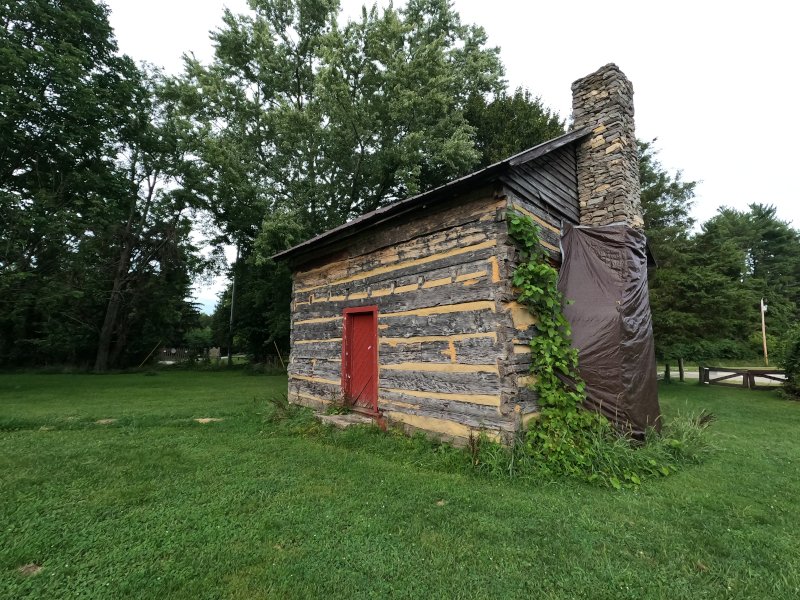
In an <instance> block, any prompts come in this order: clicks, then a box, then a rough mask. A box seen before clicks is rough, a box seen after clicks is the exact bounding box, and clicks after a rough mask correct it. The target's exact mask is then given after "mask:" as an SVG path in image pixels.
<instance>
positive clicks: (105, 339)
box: [94, 243, 131, 372]
mask: <svg viewBox="0 0 800 600" xmlns="http://www.w3.org/2000/svg"><path fill="white" fill-rule="evenodd" d="M130 258H131V251H130V244H128V243H125V245H124V246H123V248H122V253H121V254H120V257H119V263H118V264H117V271H116V273H115V274H114V283H113V285H112V286H111V297H110V298H109V300H108V304H107V305H106V316H105V318H104V319H103V326H102V327H101V328H100V338H99V339H98V341H97V355H96V356H95V359H94V370H95V371H97V372H102V371H107V370H108V359H109V352H110V350H111V338H112V337H113V335H114V329H115V328H116V325H117V315H118V314H119V307H120V305H121V304H122V285H123V283H124V280H125V275H127V273H128V266H129V263H130Z"/></svg>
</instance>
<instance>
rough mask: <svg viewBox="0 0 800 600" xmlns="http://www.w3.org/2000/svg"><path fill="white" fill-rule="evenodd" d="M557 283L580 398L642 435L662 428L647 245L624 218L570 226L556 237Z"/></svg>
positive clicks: (639, 232)
mask: <svg viewBox="0 0 800 600" xmlns="http://www.w3.org/2000/svg"><path fill="white" fill-rule="evenodd" d="M561 246H562V251H563V263H562V265H561V271H560V274H559V280H558V287H559V289H560V290H561V292H562V293H563V294H564V297H565V298H566V299H567V300H570V301H572V302H571V303H569V302H568V303H567V305H566V306H565V307H564V315H565V316H566V318H567V320H568V321H569V323H570V325H571V326H572V345H573V346H574V347H575V348H577V349H578V369H579V371H580V374H581V377H583V379H584V381H585V382H586V395H587V399H586V403H585V404H586V406H587V408H590V409H592V410H596V411H598V412H600V413H602V414H604V415H605V416H606V417H608V418H609V419H611V420H612V421H613V422H614V423H616V424H617V426H618V427H619V428H621V429H624V430H626V431H630V432H631V433H632V434H633V435H635V436H636V437H641V436H642V435H643V434H644V431H645V430H646V429H647V428H648V427H655V428H656V429H660V428H661V420H660V418H659V416H660V414H661V413H660V409H659V406H658V389H657V381H656V359H655V350H654V346H653V323H652V317H651V315H650V297H649V294H648V291H647V246H646V239H645V236H644V234H643V233H642V232H641V231H638V230H636V229H633V228H631V227H628V226H626V225H607V226H601V227H573V226H570V225H567V226H566V228H565V230H564V233H563V235H562V238H561Z"/></svg>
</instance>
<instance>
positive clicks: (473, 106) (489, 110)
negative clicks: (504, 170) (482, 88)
mask: <svg viewBox="0 0 800 600" xmlns="http://www.w3.org/2000/svg"><path fill="white" fill-rule="evenodd" d="M465 115H466V118H467V121H469V123H470V125H472V126H473V127H474V128H475V147H476V149H477V150H478V151H479V152H480V153H481V160H480V164H479V166H481V167H485V166H488V165H490V164H492V163H495V162H498V161H500V160H503V159H505V158H508V157H509V156H512V155H514V154H517V153H518V152H522V151H523V150H526V149H528V148H530V147H532V146H536V145H537V144H540V143H542V142H546V141H547V140H550V139H552V138H554V137H558V136H559V135H561V134H563V133H564V122H563V121H561V120H560V119H559V118H558V115H557V114H555V113H553V112H552V111H551V110H550V109H548V108H546V107H545V106H543V105H542V103H541V100H540V99H539V98H534V97H533V96H532V94H531V93H530V92H529V91H528V90H523V89H522V88H517V89H516V90H515V91H514V93H513V94H510V93H508V92H507V91H503V92H502V93H500V94H499V95H497V96H496V97H494V98H492V99H487V98H485V97H484V96H482V95H474V96H471V97H470V98H469V101H468V102H467V109H466V113H465Z"/></svg>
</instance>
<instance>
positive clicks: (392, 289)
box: [293, 251, 494, 308]
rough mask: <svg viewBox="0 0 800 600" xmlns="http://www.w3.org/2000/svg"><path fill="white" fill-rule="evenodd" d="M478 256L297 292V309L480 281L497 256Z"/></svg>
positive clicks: (484, 253)
mask: <svg viewBox="0 0 800 600" xmlns="http://www.w3.org/2000/svg"><path fill="white" fill-rule="evenodd" d="M479 255H480V256H479V258H478V260H475V261H466V260H464V261H462V260H450V261H445V262H446V263H448V264H445V265H444V266H441V265H436V264H433V265H426V266H425V268H422V269H412V270H411V271H410V272H408V273H406V274H404V275H401V276H398V275H397V273H390V274H388V275H384V276H382V278H381V279H380V280H371V281H366V282H359V284H358V285H356V284H354V283H352V282H351V283H348V284H342V285H329V286H328V287H326V288H324V289H321V290H318V291H317V292H314V293H297V294H296V295H295V296H294V298H293V301H294V304H295V306H296V308H300V307H301V306H305V305H308V304H319V303H325V302H342V301H353V300H362V299H366V298H380V297H383V296H390V295H400V294H404V293H407V292H413V291H417V290H420V289H428V288H431V287H438V286H439V285H445V284H447V283H459V284H461V285H466V286H467V287H468V286H469V285H470V283H469V282H472V281H473V280H475V279H478V280H480V279H483V278H489V277H491V271H492V263H491V262H490V261H491V259H493V258H494V254H493V252H492V251H486V252H481V253H479ZM462 258H463V257H462ZM427 267H431V268H427ZM448 279H449V280H450V281H448Z"/></svg>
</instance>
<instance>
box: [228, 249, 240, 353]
mask: <svg viewBox="0 0 800 600" xmlns="http://www.w3.org/2000/svg"><path fill="white" fill-rule="evenodd" d="M239 248H240V246H239V244H238V243H237V244H236V262H235V263H233V277H232V279H233V281H231V318H230V320H229V321H228V366H229V367H230V366H231V365H233V307H234V305H235V304H236V269H237V268H238V267H239Z"/></svg>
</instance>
